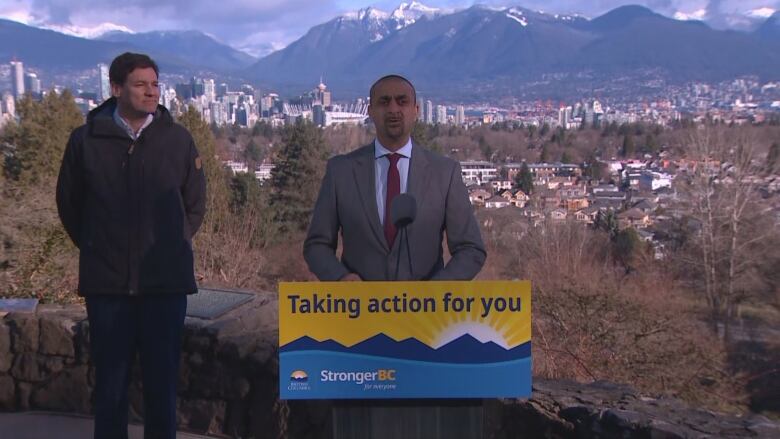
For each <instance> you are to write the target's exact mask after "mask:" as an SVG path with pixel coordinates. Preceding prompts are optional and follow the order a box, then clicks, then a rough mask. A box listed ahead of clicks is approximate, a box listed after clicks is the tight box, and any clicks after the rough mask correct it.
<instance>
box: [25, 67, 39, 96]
mask: <svg viewBox="0 0 780 439" xmlns="http://www.w3.org/2000/svg"><path fill="white" fill-rule="evenodd" d="M24 88H25V90H27V91H28V92H29V93H32V94H33V95H36V96H37V95H40V94H41V80H40V79H38V75H36V74H35V73H28V74H26V75H24Z"/></svg>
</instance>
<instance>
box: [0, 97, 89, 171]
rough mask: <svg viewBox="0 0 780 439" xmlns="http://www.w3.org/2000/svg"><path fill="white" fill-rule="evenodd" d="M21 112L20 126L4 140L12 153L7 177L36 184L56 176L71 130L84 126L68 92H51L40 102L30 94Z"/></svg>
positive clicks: (6, 167)
mask: <svg viewBox="0 0 780 439" xmlns="http://www.w3.org/2000/svg"><path fill="white" fill-rule="evenodd" d="M17 111H18V113H19V123H18V125H12V126H10V127H8V128H7V129H6V132H5V133H4V134H3V138H2V140H0V142H1V143H3V144H6V145H9V147H8V149H10V150H11V151H12V152H11V154H10V155H7V156H6V160H5V163H4V166H3V168H4V174H5V175H6V177H9V178H10V179H12V180H18V181H20V182H22V183H32V184H36V183H38V182H41V181H44V180H46V179H50V178H53V177H55V176H56V175H57V173H58V172H59V166H60V161H61V160H62V156H63V154H64V152H65V146H66V144H67V143H68V138H69V136H70V133H71V131H73V130H74V129H75V128H76V127H78V126H79V125H82V124H83V123H84V117H83V116H82V115H81V112H80V111H79V109H78V107H77V106H76V104H75V102H74V100H73V95H72V94H70V92H69V91H68V90H65V91H63V92H62V93H59V94H58V93H55V92H54V91H51V92H49V93H47V94H46V96H44V98H43V100H41V101H40V102H36V101H34V100H33V99H32V98H31V97H30V95H26V96H25V97H23V98H22V99H21V100H19V102H18V103H17Z"/></svg>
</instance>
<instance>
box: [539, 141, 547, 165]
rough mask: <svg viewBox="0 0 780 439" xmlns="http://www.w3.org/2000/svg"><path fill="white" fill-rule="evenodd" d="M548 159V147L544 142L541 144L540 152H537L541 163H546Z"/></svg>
mask: <svg viewBox="0 0 780 439" xmlns="http://www.w3.org/2000/svg"><path fill="white" fill-rule="evenodd" d="M549 160H550V149H549V148H548V147H547V144H546V143H545V144H544V145H542V152H541V153H540V154H539V161H540V162H542V163H547V162H548V161H549Z"/></svg>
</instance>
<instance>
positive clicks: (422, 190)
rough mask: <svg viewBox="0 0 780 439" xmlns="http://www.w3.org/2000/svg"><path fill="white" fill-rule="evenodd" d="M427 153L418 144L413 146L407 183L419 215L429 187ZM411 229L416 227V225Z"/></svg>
mask: <svg viewBox="0 0 780 439" xmlns="http://www.w3.org/2000/svg"><path fill="white" fill-rule="evenodd" d="M425 153H426V151H425V150H424V149H423V148H422V147H421V146H418V145H416V144H412V158H411V160H410V163H409V175H408V177H407V178H408V181H407V182H406V183H407V184H406V192H407V193H408V194H410V195H411V196H413V197H414V200H415V202H416V204H417V212H418V215H419V212H420V210H421V209H422V206H423V202H424V201H425V194H426V192H427V191H426V189H427V187H428V177H429V175H430V173H429V172H428V157H427V156H426V154H425ZM410 227H414V223H412V224H411V226H410Z"/></svg>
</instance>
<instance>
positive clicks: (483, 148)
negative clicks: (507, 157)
mask: <svg viewBox="0 0 780 439" xmlns="http://www.w3.org/2000/svg"><path fill="white" fill-rule="evenodd" d="M479 151H480V152H481V153H482V157H483V158H484V159H485V160H488V161H490V160H493V148H492V147H491V146H490V144H489V143H487V141H486V140H485V137H484V136H482V137H480V138H479Z"/></svg>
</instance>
